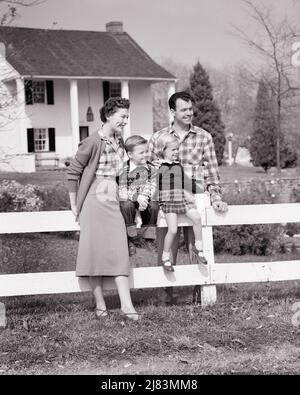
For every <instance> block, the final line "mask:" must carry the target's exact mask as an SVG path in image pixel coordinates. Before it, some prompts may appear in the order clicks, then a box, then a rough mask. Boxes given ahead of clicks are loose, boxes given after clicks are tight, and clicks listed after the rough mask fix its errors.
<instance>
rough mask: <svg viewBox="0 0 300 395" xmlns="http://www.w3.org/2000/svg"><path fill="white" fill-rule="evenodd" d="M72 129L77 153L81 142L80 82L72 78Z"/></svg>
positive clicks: (73, 142)
mask: <svg viewBox="0 0 300 395" xmlns="http://www.w3.org/2000/svg"><path fill="white" fill-rule="evenodd" d="M70 105H71V130H72V151H73V154H75V153H76V151H77V148H78V144H79V110H78V83H77V80H70Z"/></svg>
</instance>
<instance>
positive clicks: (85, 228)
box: [67, 97, 140, 321]
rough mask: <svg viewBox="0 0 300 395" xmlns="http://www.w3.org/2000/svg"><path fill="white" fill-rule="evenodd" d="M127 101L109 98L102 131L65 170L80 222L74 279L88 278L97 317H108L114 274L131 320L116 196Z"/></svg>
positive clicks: (81, 146) (133, 315)
mask: <svg viewBox="0 0 300 395" xmlns="http://www.w3.org/2000/svg"><path fill="white" fill-rule="evenodd" d="M129 105H130V103H129V101H128V100H127V99H122V98H120V97H118V98H117V97H116V98H110V99H108V100H107V101H106V102H105V104H104V106H103V107H102V109H101V111H100V115H101V121H102V122H103V125H102V127H101V128H100V130H99V131H97V132H95V133H93V134H92V135H91V136H89V137H87V138H86V139H84V140H83V141H81V142H80V144H79V148H78V151H77V153H76V155H75V158H74V159H73V160H72V161H71V163H70V166H69V167H68V169H67V179H68V189H69V196H70V203H71V209H72V212H73V213H74V215H75V216H76V218H78V219H79V222H80V239H79V247H78V254H77V264H76V275H77V276H79V277H80V276H84V277H86V276H88V277H89V279H90V284H91V288H92V292H93V295H94V298H95V302H96V311H95V314H96V317H97V318H100V317H106V316H107V315H108V312H107V309H106V304H105V300H104V297H103V277H104V276H113V277H114V278H115V282H116V286H117V289H118V293H119V297H120V302H121V311H122V313H123V315H124V316H125V317H127V318H129V319H131V320H134V321H136V320H138V319H139V318H140V316H139V314H138V313H137V312H136V310H135V309H134V307H133V304H132V301H131V296H130V288H129V281H128V276H129V271H130V265H129V254H128V245H127V238H126V228H125V223H124V220H123V217H122V214H121V211H120V207H119V202H118V198H117V184H116V177H117V176H118V174H119V171H120V170H121V168H122V165H123V156H124V143H123V139H122V137H121V134H122V132H123V129H124V126H125V125H126V124H127V122H128V116H129Z"/></svg>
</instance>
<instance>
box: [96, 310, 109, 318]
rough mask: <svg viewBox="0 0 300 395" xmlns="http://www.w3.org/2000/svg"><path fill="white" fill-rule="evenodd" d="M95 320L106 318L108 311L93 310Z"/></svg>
mask: <svg viewBox="0 0 300 395" xmlns="http://www.w3.org/2000/svg"><path fill="white" fill-rule="evenodd" d="M95 316H96V318H104V317H107V316H108V311H107V310H106V309H105V310H104V309H97V308H96V309H95Z"/></svg>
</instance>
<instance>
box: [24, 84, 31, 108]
mask: <svg viewBox="0 0 300 395" xmlns="http://www.w3.org/2000/svg"><path fill="white" fill-rule="evenodd" d="M24 84H25V100H26V104H33V101H32V81H31V80H25V81H24Z"/></svg>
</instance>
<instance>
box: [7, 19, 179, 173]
mask: <svg viewBox="0 0 300 395" xmlns="http://www.w3.org/2000/svg"><path fill="white" fill-rule="evenodd" d="M161 81H169V83H170V84H169V95H170V94H172V93H173V92H174V91H175V77H174V76H173V75H172V74H170V73H169V72H167V71H166V70H165V69H163V68H162V67H161V66H159V65H158V64H157V63H155V62H154V61H153V60H152V59H151V58H150V57H149V56H148V55H147V54H146V53H145V52H144V50H143V49H142V48H141V47H140V46H139V45H138V44H137V43H136V42H135V41H134V40H133V39H132V38H131V37H130V36H129V35H128V34H127V33H126V32H124V31H123V24H122V23H121V22H110V23H107V24H106V31H105V32H95V31H73V30H52V29H51V30H44V29H31V28H19V27H0V168H1V169H2V170H3V169H4V170H18V171H26V170H27V171H28V169H31V168H32V166H33V164H34V163H35V164H36V165H38V166H43V165H49V164H52V165H53V164H55V163H57V164H58V163H60V164H61V163H63V160H64V159H65V158H67V157H70V156H72V155H73V154H74V152H75V151H76V149H77V146H78V143H79V141H80V140H81V139H83V138H84V137H86V136H87V135H89V134H90V133H92V132H93V131H95V130H97V128H98V127H99V125H100V116H99V109H100V108H101V106H102V105H103V103H104V101H105V100H106V99H108V98H109V97H111V96H122V97H125V98H129V99H130V102H131V108H130V122H129V124H128V125H127V127H126V130H125V136H124V137H126V136H128V135H130V134H133V133H138V134H141V135H143V136H145V137H149V136H150V135H151V134H152V132H153V116H152V91H151V84H153V83H155V82H161ZM26 163H27V164H26ZM28 166H29V167H28Z"/></svg>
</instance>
